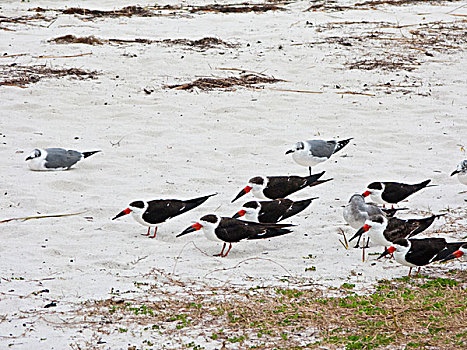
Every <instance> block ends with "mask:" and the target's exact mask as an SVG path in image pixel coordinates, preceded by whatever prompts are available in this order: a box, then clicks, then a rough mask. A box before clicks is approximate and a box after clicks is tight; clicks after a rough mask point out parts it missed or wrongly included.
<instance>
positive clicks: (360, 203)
mask: <svg viewBox="0 0 467 350" xmlns="http://www.w3.org/2000/svg"><path fill="white" fill-rule="evenodd" d="M406 209H407V208H397V209H385V208H380V207H378V206H377V205H374V204H371V203H366V202H365V198H364V197H363V195H361V194H354V195H353V196H352V197H350V200H349V203H348V204H347V205H346V206H345V207H344V213H343V215H344V220H345V221H346V222H347V223H348V224H349V225H350V226H351V227H352V228H354V229H359V228H361V227H362V226H363V225H364V224H365V221H366V220H368V219H369V218H370V217H371V216H375V215H385V216H386V217H392V216H394V214H395V213H396V211H398V210H406Z"/></svg>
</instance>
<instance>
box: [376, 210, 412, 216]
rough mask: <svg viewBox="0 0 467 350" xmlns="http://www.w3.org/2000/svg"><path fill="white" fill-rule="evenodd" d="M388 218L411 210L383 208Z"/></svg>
mask: <svg viewBox="0 0 467 350" xmlns="http://www.w3.org/2000/svg"><path fill="white" fill-rule="evenodd" d="M381 210H382V211H383V212H384V214H386V216H387V217H388V218H392V217H393V216H394V215H396V213H397V212H398V211H399V210H409V208H391V209H389V208H381Z"/></svg>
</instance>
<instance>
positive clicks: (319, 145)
mask: <svg viewBox="0 0 467 350" xmlns="http://www.w3.org/2000/svg"><path fill="white" fill-rule="evenodd" d="M352 139H353V138H350V139H347V140H341V141H336V140H330V141H325V140H308V141H300V142H297V143H296V144H295V146H294V147H293V148H292V149H290V150H288V151H287V152H285V154H289V153H293V154H292V158H293V160H294V161H295V162H296V163H298V164H300V165H303V166H307V167H308V169H309V170H310V175H311V167H314V166H315V165H317V164H319V163H322V162H324V161H326V160H328V159H329V158H330V157H331V156H332V155H333V154H334V153H336V152H339V151H340V150H341V149H342V148H344V147H345V146H346V145H347V144H348V143H349V142H350V140H352Z"/></svg>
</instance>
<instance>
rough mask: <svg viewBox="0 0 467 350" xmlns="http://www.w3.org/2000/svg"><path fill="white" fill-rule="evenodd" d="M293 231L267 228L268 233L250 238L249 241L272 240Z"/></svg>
mask: <svg viewBox="0 0 467 350" xmlns="http://www.w3.org/2000/svg"><path fill="white" fill-rule="evenodd" d="M291 232H292V230H289V229H286V228H267V229H266V231H264V232H262V233H259V234H257V235H254V236H251V237H248V239H264V238H271V237H278V236H282V235H286V234H287V233H291Z"/></svg>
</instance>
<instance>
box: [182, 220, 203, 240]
mask: <svg viewBox="0 0 467 350" xmlns="http://www.w3.org/2000/svg"><path fill="white" fill-rule="evenodd" d="M201 227H203V225H201V224H200V223H199V222H197V223H196V224H193V225H191V226H190V227H188V228H186V229H185V230H184V231H183V232H182V233H180V234H178V235H177V237H181V236H184V235H186V234H187V233H190V232H195V231H198V230H201Z"/></svg>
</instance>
